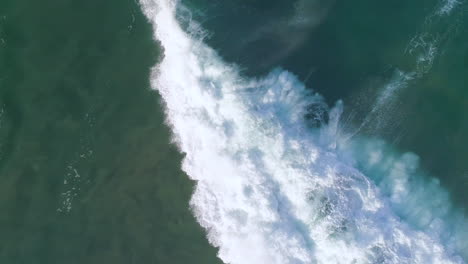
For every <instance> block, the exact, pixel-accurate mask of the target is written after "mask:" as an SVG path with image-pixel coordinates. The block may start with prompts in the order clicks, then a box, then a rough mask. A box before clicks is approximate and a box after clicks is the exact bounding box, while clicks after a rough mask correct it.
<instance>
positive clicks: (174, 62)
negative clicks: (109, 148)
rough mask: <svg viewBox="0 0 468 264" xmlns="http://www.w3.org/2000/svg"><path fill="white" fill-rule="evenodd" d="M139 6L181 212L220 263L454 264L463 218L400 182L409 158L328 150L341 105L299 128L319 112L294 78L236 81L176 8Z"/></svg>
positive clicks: (442, 201)
mask: <svg viewBox="0 0 468 264" xmlns="http://www.w3.org/2000/svg"><path fill="white" fill-rule="evenodd" d="M141 5H142V9H143V11H144V12H145V14H146V16H147V17H148V19H149V20H150V21H151V22H152V23H153V25H154V27H155V37H156V39H157V40H158V41H159V42H160V43H161V45H162V47H163V49H164V58H163V60H162V61H161V63H160V64H158V65H157V66H155V68H154V69H153V75H152V78H151V82H152V87H153V88H154V89H157V90H158V91H159V93H160V94H161V96H162V98H163V100H164V102H165V110H166V116H167V122H168V124H169V126H170V127H171V128H172V131H173V133H174V141H175V143H176V144H177V146H178V147H179V149H180V151H181V152H183V153H185V154H186V156H185V158H184V160H183V164H182V167H183V170H184V171H185V172H186V173H187V174H188V176H189V177H190V178H192V179H193V180H195V181H196V187H195V191H194V193H193V196H192V199H191V202H190V204H191V207H192V210H193V212H194V214H195V216H196V218H197V220H198V222H199V223H200V224H201V225H202V226H203V227H204V228H205V230H206V232H207V235H208V239H209V241H210V243H211V244H213V245H214V246H216V247H218V248H219V253H218V255H219V257H220V259H221V260H223V261H224V262H225V263H234V264H236V263H241V264H248V263H252V264H253V263H255V264H257V263H327V264H328V263H376V264H377V263H395V264H396V263H399V264H400V263H421V264H423V263H424V264H430V263H464V261H463V259H462V256H464V257H466V253H467V251H466V250H467V248H466V246H465V245H464V244H463V242H464V241H466V240H467V239H468V237H467V233H466V231H467V230H468V229H467V227H466V224H465V222H464V218H463V215H462V214H459V213H457V212H456V211H454V210H453V209H452V208H451V206H450V202H449V201H448V198H447V195H446V193H445V192H444V191H443V190H442V189H441V188H440V186H439V185H438V183H437V182H432V181H431V182H424V181H422V180H421V181H413V180H409V178H413V176H414V175H415V174H418V173H419V170H418V168H417V167H418V166H417V156H416V155H414V154H408V153H407V154H402V155H400V154H398V153H397V152H395V151H393V150H392V149H391V148H390V147H389V146H388V145H387V144H386V143H385V142H382V141H373V140H367V139H359V140H358V139H355V140H350V141H348V142H347V144H340V140H339V138H340V136H341V135H340V131H339V122H340V118H341V113H342V111H343V103H342V102H338V103H337V105H336V106H335V107H333V108H332V109H331V110H330V111H329V114H328V116H329V122H328V124H327V125H325V126H323V127H321V128H317V129H311V128H310V126H308V125H307V120H306V119H305V118H304V116H306V115H307V114H309V112H310V109H311V106H313V105H324V104H325V102H324V99H323V98H322V97H321V96H320V95H318V94H314V93H312V92H311V91H310V89H306V87H305V86H304V84H303V83H301V82H300V81H299V80H298V79H297V78H296V76H294V75H293V74H291V73H290V72H288V71H284V70H281V69H276V70H274V71H272V72H271V73H270V74H268V75H267V76H265V77H262V78H256V79H247V78H244V77H242V76H241V75H240V74H239V72H238V70H237V68H236V67H235V66H233V65H229V64H227V63H225V62H223V61H222V60H221V59H220V58H219V56H218V55H217V54H216V52H215V51H214V50H213V49H211V48H210V47H208V46H207V45H206V44H204V43H203V41H202V39H201V38H202V36H203V30H202V29H201V28H200V27H199V26H198V25H197V23H195V22H194V21H191V22H190V23H191V26H190V27H189V28H190V29H191V31H190V32H184V31H183V30H182V29H181V27H180V25H179V22H178V21H177V19H176V15H175V13H176V11H175V10H176V7H177V2H175V1H169V0H142V1H141ZM317 116H320V115H317ZM367 173H368V174H367ZM412 194H415V195H414V196H413V195H412ZM464 254H465V255H464Z"/></svg>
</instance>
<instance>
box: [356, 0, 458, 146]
mask: <svg viewBox="0 0 468 264" xmlns="http://www.w3.org/2000/svg"><path fill="white" fill-rule="evenodd" d="M460 4H461V2H460V1H458V0H443V1H441V2H440V4H439V7H437V8H436V10H435V11H433V12H432V13H431V14H429V15H428V16H427V18H426V19H425V23H424V25H423V28H422V30H421V32H420V33H418V34H416V35H415V36H414V37H413V38H411V39H410V41H409V42H408V45H407V46H406V49H405V50H404V54H406V55H407V56H409V57H410V58H412V59H413V60H414V63H413V64H414V65H413V66H412V69H410V70H406V71H404V70H401V69H399V68H396V69H395V70H394V73H393V76H392V78H391V79H390V80H389V81H388V82H387V83H386V84H385V85H384V86H383V87H382V88H381V90H380V92H379V94H378V95H377V99H376V100H375V103H374V104H373V105H372V107H371V109H370V111H369V113H368V114H367V115H366V117H365V118H364V120H363V121H362V122H361V123H360V125H359V126H358V128H357V129H356V130H355V131H354V132H353V133H351V134H350V135H349V136H348V137H349V138H351V137H353V136H354V135H357V134H359V133H360V132H361V130H362V129H363V128H367V127H371V129H372V131H374V132H378V131H382V130H384V129H386V128H387V126H388V125H389V123H391V122H390V120H389V117H391V116H392V114H391V113H392V112H395V111H396V107H397V105H396V104H395V103H396V100H397V98H398V96H399V94H400V92H401V91H403V90H404V89H406V88H407V87H408V86H410V85H411V83H414V82H415V81H417V80H419V79H421V78H422V77H424V76H425V75H426V74H427V73H429V71H430V70H431V68H432V65H433V64H434V61H435V59H436V57H437V55H438V53H440V46H441V45H443V43H444V42H445V41H446V40H447V39H448V38H449V37H451V35H452V34H451V33H452V31H453V30H454V28H455V27H456V26H455V25H450V24H449V25H444V26H441V25H443V23H446V21H445V19H446V18H447V17H448V16H449V15H450V14H451V13H453V12H454V9H455V8H456V7H457V6H458V5H460ZM440 28H442V31H441V29H440ZM391 125H394V124H391Z"/></svg>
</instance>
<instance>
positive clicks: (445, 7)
mask: <svg viewBox="0 0 468 264" xmlns="http://www.w3.org/2000/svg"><path fill="white" fill-rule="evenodd" d="M459 4H460V1H459V0H443V1H442V3H441V6H440V8H439V9H438V10H437V14H438V15H439V16H445V15H449V14H450V13H451V12H452V10H453V9H454V8H455V7H456V6H457V5H459Z"/></svg>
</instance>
